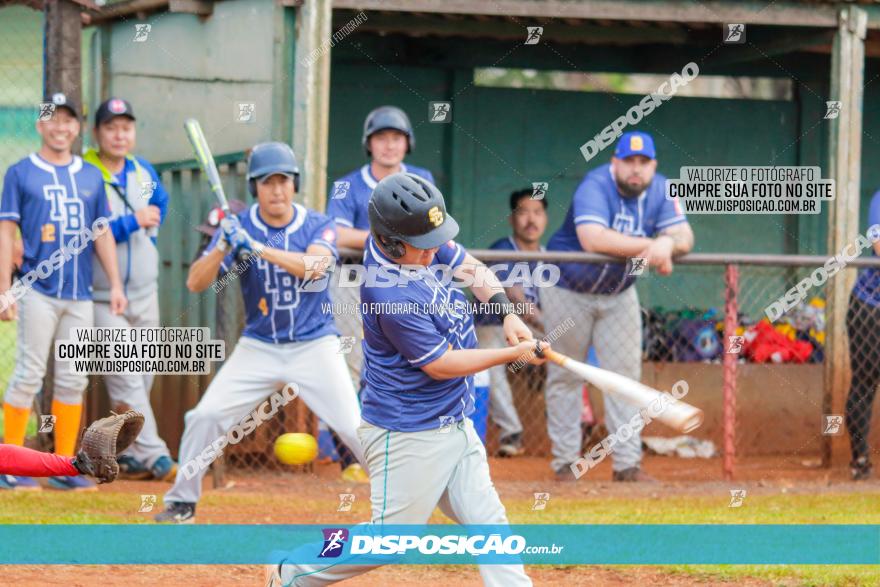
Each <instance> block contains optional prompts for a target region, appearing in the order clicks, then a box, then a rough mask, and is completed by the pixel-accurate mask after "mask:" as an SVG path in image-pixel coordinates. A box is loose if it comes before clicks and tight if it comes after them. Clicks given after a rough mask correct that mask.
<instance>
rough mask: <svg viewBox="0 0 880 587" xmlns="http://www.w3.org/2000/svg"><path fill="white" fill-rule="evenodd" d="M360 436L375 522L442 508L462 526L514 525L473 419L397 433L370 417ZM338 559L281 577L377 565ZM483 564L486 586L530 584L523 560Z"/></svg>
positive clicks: (312, 581)
mask: <svg viewBox="0 0 880 587" xmlns="http://www.w3.org/2000/svg"><path fill="white" fill-rule="evenodd" d="M441 430H446V432H441ZM358 437H359V438H360V440H361V443H362V444H363V447H364V453H365V455H366V458H367V464H368V465H369V468H370V499H371V504H372V510H373V512H372V523H373V525H376V526H379V527H381V526H382V525H383V524H389V525H396V524H419V525H421V524H427V523H428V520H429V518H430V517H431V514H432V513H433V512H434V508H436V507H437V506H440V509H441V510H442V511H443V513H444V514H446V515H447V516H449V517H450V518H451V519H452V520H453V521H455V522H456V523H459V524H507V523H508V522H507V513H506V512H505V511H504V505H503V504H502V503H501V500H500V499H499V497H498V493H497V492H496V491H495V486H494V485H493V484H492V479H491V478H490V476H489V463H488V461H487V460H486V449H485V448H484V447H483V441H481V440H480V437H479V435H477V432H476V430H474V425H473V422H471V420H470V418H465V419H464V420H462V421H461V422H459V423H457V424H456V425H454V426H451V427H447V428H445V429H433V430H424V431H421V432H394V431H390V430H385V429H383V428H379V427H378V426H373V425H372V424H369V423H367V422H364V423H362V424H361V426H360V427H359V428H358ZM380 532H381V530H380ZM333 561H335V562H333V563H330V564H327V565H306V564H301V565H284V566H283V567H282V569H281V571H282V572H281V579H282V582H283V584H284V585H297V586H302V585H305V586H313V585H328V584H330V583H335V582H337V581H342V580H345V579H349V578H351V577H355V576H357V575H361V574H363V573H366V572H367V571H369V570H371V569H375V568H377V567H378V566H379V565H372V566H371V565H346V564H344V561H339V559H333ZM479 568H480V575H481V576H482V578H483V584H484V585H489V586H491V587H519V586H527V585H531V584H532V582H531V580H530V579H529V577H528V576H527V575H526V573H525V570H524V569H523V566H522V565H480V567H479Z"/></svg>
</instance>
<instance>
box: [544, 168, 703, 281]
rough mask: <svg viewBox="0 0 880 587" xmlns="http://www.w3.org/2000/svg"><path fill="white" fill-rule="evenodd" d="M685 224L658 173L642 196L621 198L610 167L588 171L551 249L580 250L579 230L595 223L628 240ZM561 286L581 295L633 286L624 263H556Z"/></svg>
mask: <svg viewBox="0 0 880 587" xmlns="http://www.w3.org/2000/svg"><path fill="white" fill-rule="evenodd" d="M683 222H687V218H686V217H685V215H684V212H683V211H682V210H681V206H680V205H679V203H678V202H677V201H670V200H667V199H666V178H665V177H664V176H662V175H660V174H659V173H657V174H655V175H654V179H653V181H651V184H650V185H649V186H648V188H647V189H646V190H645V191H644V192H642V194H641V195H639V196H638V197H634V198H624V197H623V196H621V195H620V192H618V190H617V184H616V183H615V181H614V177H613V175H612V174H611V165H610V164H605V165H602V166H601V167H597V168H596V169H594V170H592V171H590V172H589V173H587V175H586V176H584V179H583V180H582V181H581V183H580V185H579V186H578V187H577V190H576V191H575V193H574V198H573V199H572V203H571V205H570V206H569V208H568V213H567V214H566V215H565V221H564V222H563V223H562V227H560V229H559V230H557V231H556V233H554V234H553V236H552V237H550V241H549V242H548V243H547V250H549V251H582V250H583V248H582V247H581V244H580V241H579V240H578V237H577V231H576V228H577V226H579V225H581V224H598V225H600V226H604V227H606V228H611V229H613V230H616V231H617V232H620V233H622V234H626V235H630V236H645V237H653V236H655V235H656V234H658V233H659V232H661V231H662V230H664V229H666V228H669V227H670V226H674V225H676V224H681V223H683ZM559 271H560V283H559V285H561V286H562V287H564V288H566V289H570V290H573V291H576V292H580V293H594V294H614V293H618V292H621V291H623V290H625V289H626V288H628V287H630V286H631V285H632V284H633V283H634V282H635V279H636V278H635V276H632V275H628V271H627V268H626V264H625V263H624V262H622V261H621V262H620V263H606V264H603V265H594V264H588V263H559Z"/></svg>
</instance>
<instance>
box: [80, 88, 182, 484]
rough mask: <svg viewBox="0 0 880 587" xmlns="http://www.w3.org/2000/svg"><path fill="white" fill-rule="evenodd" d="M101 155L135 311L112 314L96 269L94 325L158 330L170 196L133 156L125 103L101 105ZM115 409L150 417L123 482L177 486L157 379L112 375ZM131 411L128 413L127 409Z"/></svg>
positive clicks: (122, 464)
mask: <svg viewBox="0 0 880 587" xmlns="http://www.w3.org/2000/svg"><path fill="white" fill-rule="evenodd" d="M92 132H93V133H94V137H95V142H96V143H97V145H98V148H97V149H89V150H88V151H87V152H86V154H85V155H84V156H83V159H85V160H86V161H88V162H89V163H91V164H92V165H94V166H95V167H97V168H98V169H100V170H101V175H102V176H103V178H104V192H105V193H106V195H107V201H108V202H109V203H110V213H111V220H110V228H111V230H112V231H113V236H114V238H115V239H116V257H117V261H118V264H119V273H120V275H121V276H122V284H123V287H124V288H125V295H126V297H127V298H128V307H127V308H126V310H125V313H124V314H121V315H119V316H117V315H115V314H113V313H112V312H111V311H110V304H109V300H110V283H109V281H108V280H107V275H106V274H105V273H104V272H103V271H101V269H100V268H96V270H95V281H94V289H95V326H99V327H105V328H130V327H146V328H153V327H157V326H159V285H158V282H159V251H158V249H157V248H156V232H157V230H158V228H159V226H160V225H161V224H162V220H163V219H164V218H165V214H166V211H167V209H168V192H166V191H165V188H164V187H162V182H161V181H160V180H159V176H158V174H157V173H156V170H155V169H153V166H152V165H150V164H149V163H148V162H147V161H146V160H144V159H143V158H141V157H135V156H134V155H132V154H131V151H132V150H133V149H134V145H135V139H136V133H137V129H136V127H135V117H134V110H132V108H131V104H129V103H128V102H127V101H126V100H123V99H121V98H110V99H109V100H106V101H105V102H103V103H102V104H101V105H100V106H98V110H97V112H96V113H95V126H94V129H93V130H92ZM104 380H105V381H106V383H107V393H108V395H109V396H110V404H111V406H113V407H114V409H117V408H116V407H117V406H120V405H125V406H127V407H128V408H132V409H134V410H137V411H138V412H139V413H141V414H143V415H144V428H143V430H142V431H141V433H140V435H139V436H138V437H137V439H136V440H135V441H134V443H133V444H132V445H131V446H130V447H129V448H128V449H127V451H126V453H125V454H122V455H119V457H118V458H117V460H118V461H119V468H120V474H121V476H122V478H123V479H149V478H150V477H152V478H154V479H159V480H162V481H171V480H173V479H174V476H175V474H176V473H177V464H176V463H175V462H174V461H173V460H172V459H171V454H170V453H169V452H168V447H167V446H166V445H165V441H163V440H162V439H161V438H160V437H159V431H158V429H157V428H156V417H155V416H154V415H153V408H152V407H151V406H150V389H152V387H153V374H152V373H144V374H131V373H129V374H118V375H105V376H104ZM126 409H127V408H126Z"/></svg>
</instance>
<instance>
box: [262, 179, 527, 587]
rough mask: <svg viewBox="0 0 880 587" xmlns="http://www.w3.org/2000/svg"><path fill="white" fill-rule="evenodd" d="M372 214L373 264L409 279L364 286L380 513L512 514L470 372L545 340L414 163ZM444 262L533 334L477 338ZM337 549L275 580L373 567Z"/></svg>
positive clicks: (366, 430) (479, 519)
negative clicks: (323, 562)
mask: <svg viewBox="0 0 880 587" xmlns="http://www.w3.org/2000/svg"><path fill="white" fill-rule="evenodd" d="M369 213H370V231H371V236H370V237H369V238H368V239H367V243H366V252H365V253H364V264H365V265H366V266H367V268H368V269H369V268H370V267H378V268H380V269H382V270H383V272H385V273H387V274H388V275H389V276H390V277H389V280H390V281H391V283H394V281H396V280H400V279H405V280H406V282H407V285H406V287H387V286H385V287H382V286H381V285H380V284H371V283H365V284H364V285H363V286H362V287H361V298H362V300H363V301H362V308H363V310H364V313H363V319H364V343H363V347H364V380H365V387H364V389H363V392H362V409H363V413H362V416H363V423H362V424H361V426H360V427H359V428H358V436H359V438H360V440H361V443H362V445H363V447H364V452H365V455H366V458H367V465H368V468H369V471H370V493H371V501H372V523H373V524H375V525H383V524H425V523H427V521H428V519H429V517H430V516H431V513H432V512H433V511H434V508H436V507H437V506H438V505H439V506H440V508H441V509H442V510H443V512H444V513H446V514H447V515H448V516H449V517H451V518H452V519H453V520H455V521H456V522H458V523H462V524H507V516H506V513H505V511H504V506H503V505H502V504H501V500H500V499H499V498H498V494H497V492H496V491H495V488H494V486H493V485H492V480H491V478H490V477H489V465H488V463H487V461H486V450H485V448H484V447H483V443H482V441H481V440H480V437H479V436H478V435H477V433H476V431H475V430H474V426H473V423H472V422H471V420H470V418H468V415H469V414H471V413H472V412H473V409H474V393H473V392H474V382H473V374H474V373H477V372H479V371H482V370H484V369H488V368H489V367H492V366H494V365H499V364H504V363H509V362H513V361H515V360H517V359H518V358H522V357H528V356H531V357H535V355H534V353H535V351H536V345H537V344H538V343H536V342H535V341H534V340H532V334H531V332H530V331H529V329H528V328H527V327H526V326H525V324H523V322H522V320H520V318H519V317H518V316H516V315H515V314H513V313H512V312H513V308H512V306H513V304H512V303H511V302H510V301H509V300H508V298H507V296H506V294H505V293H504V289H503V288H502V287H501V285H500V284H499V282H498V280H497V279H496V278H495V276H494V275H493V274H492V273H491V271H490V270H489V269H488V268H487V267H486V266H485V265H483V264H482V263H480V262H479V261H477V260H476V259H475V258H473V257H472V256H471V255H470V254H468V253H467V251H465V249H464V248H463V247H461V246H460V245H458V244H456V243H455V242H454V241H453V240H451V239H452V238H454V237H455V235H456V234H457V233H458V224H457V223H456V221H455V220H454V219H453V218H452V217H450V216H448V215H447V214H446V205H445V203H444V201H443V195H442V194H441V193H440V191H439V190H438V189H437V188H436V187H434V185H433V184H431V183H430V182H428V181H426V180H425V179H423V178H421V177H419V176H417V175H415V174H411V173H397V174H394V175H390V176H388V177H386V178H385V179H383V180H382V181H380V182H379V184H378V185H377V186H376V189H375V190H374V191H373V196H372V198H371V200H370V209H369ZM438 264H443V265H445V266H447V267H449V268H450V269H451V270H452V271H454V275H455V276H456V277H457V278H462V279H470V280H471V282H472V283H473V285H472V287H471V289H472V291H473V293H474V295H476V297H477V299H479V300H481V301H484V302H487V301H491V302H492V303H496V304H498V306H499V307H500V308H503V310H502V312H503V313H504V318H503V320H504V331H505V334H506V336H507V339H508V341H510V342H516V341H518V340H522V339H526V340H523V342H520V343H517V344H514V345H512V346H510V347H507V348H503V349H476V346H477V340H476V336H475V335H474V324H473V317H472V315H471V312H469V311H468V308H467V299H466V298H465V295H464V293H463V292H462V291H461V289H459V288H457V287H455V285H454V284H452V283H450V280H448V279H438V274H437V273H438V272H437V271H436V269H437V266H438ZM432 268H433V270H432ZM537 350H539V351H540V350H541V349H537ZM532 361H533V362H534V363H535V364H540V363H542V362H543V360H542V359H539V358H536V357H535V358H533V359H532ZM332 560H333V561H339V563H340V564H335V565H334V564H331V565H327V566H319V565H284V564H281V565H278V566H273V567H271V568H269V569H268V571H269V573H270V575H271V578H270V585H324V584H327V583H333V582H336V581H341V580H343V579H347V578H349V577H353V576H355V575H359V574H361V573H364V572H365V571H367V570H369V569H370V568H373V567H370V566H361V565H346V564H345V562H344V559H341V560H340V559H337V558H334V559H332ZM480 573H481V574H482V576H483V581H484V582H485V584H487V585H499V586H501V585H503V586H505V587H508V586H512V585H531V581H530V580H529V578H528V577H527V576H526V574H525V572H524V570H523V567H522V565H484V566H481V567H480Z"/></svg>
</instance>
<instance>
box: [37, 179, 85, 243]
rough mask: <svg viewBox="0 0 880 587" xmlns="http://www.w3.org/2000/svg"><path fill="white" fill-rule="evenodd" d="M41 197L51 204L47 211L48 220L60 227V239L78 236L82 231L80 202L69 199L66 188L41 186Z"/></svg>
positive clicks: (81, 205) (81, 206)
mask: <svg viewBox="0 0 880 587" xmlns="http://www.w3.org/2000/svg"><path fill="white" fill-rule="evenodd" d="M43 197H44V198H46V199H47V200H49V203H50V204H51V207H50V209H49V220H54V221H55V222H57V223H58V224H59V225H60V227H61V236H62V237H65V236H72V235H74V234H78V233H79V232H80V231H81V230H82V228H83V203H82V200H80V199H79V198H74V197H71V196H70V195H69V194H68V193H67V187H66V186H63V185H47V186H43ZM44 236H45V234H44Z"/></svg>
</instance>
